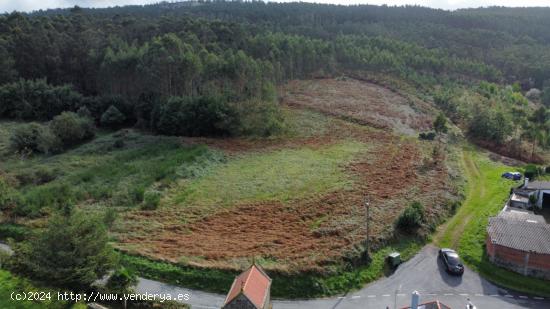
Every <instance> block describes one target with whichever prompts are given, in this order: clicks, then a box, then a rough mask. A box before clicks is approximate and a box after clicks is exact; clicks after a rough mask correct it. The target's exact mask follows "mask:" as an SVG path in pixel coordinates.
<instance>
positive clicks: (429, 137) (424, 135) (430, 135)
mask: <svg viewBox="0 0 550 309" xmlns="http://www.w3.org/2000/svg"><path fill="white" fill-rule="evenodd" d="M435 136H436V133H435V132H420V133H419V134H418V138H420V139H422V140H426V141H433V140H434V139H435Z"/></svg>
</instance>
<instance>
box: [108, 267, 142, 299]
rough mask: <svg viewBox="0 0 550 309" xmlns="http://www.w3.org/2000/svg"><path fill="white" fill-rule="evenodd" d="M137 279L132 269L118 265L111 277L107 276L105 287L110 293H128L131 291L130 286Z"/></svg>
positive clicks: (134, 283) (135, 282)
mask: <svg viewBox="0 0 550 309" xmlns="http://www.w3.org/2000/svg"><path fill="white" fill-rule="evenodd" d="M137 281H138V280H137V276H136V274H135V273H134V272H133V271H131V270H129V269H128V268H125V267H124V266H119V267H118V268H117V269H116V270H115V271H114V272H113V274H112V275H111V277H109V280H108V281H107V284H106V285H105V288H107V290H108V291H109V292H110V293H117V294H123V293H130V292H132V291H133V289H132V287H133V286H134V285H136V284H137Z"/></svg>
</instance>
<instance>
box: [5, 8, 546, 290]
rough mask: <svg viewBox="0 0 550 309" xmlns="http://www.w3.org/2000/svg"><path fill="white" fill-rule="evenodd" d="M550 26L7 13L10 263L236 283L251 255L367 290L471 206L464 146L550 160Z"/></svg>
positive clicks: (290, 286)
mask: <svg viewBox="0 0 550 309" xmlns="http://www.w3.org/2000/svg"><path fill="white" fill-rule="evenodd" d="M549 20H550V9H546V8H543V9H520V8H518V9H508V8H497V7H494V8H487V9H468V10H457V11H454V12H449V11H442V10H433V9H428V8H423V7H417V6H406V7H387V6H370V5H365V6H335V5H321V4H304V3H288V4H276V3H268V4H264V3H262V2H237V1H235V2H233V1H227V2H226V1H212V2H211V1H199V2H189V3H187V2H186V3H175V4H169V3H161V4H156V5H146V6H127V7H115V8H108V9H82V8H79V7H75V8H72V9H68V10H60V9H57V10H48V11H40V12H33V13H29V14H23V13H18V12H14V13H11V14H4V15H0V240H7V239H10V240H14V242H13V245H14V250H15V252H16V254H15V257H14V258H13V259H11V260H10V261H11V262H10V263H11V264H10V265H9V267H10V271H13V272H15V273H17V275H20V276H25V277H29V278H33V279H37V280H42V281H47V282H51V284H52V285H53V286H59V287H64V288H69V289H81V290H85V289H87V288H89V287H90V285H91V283H92V282H94V280H96V279H99V278H101V277H102V276H103V275H105V274H106V273H108V271H110V270H114V273H115V274H116V275H115V278H122V279H121V280H127V282H126V283H128V284H129V283H131V277H132V276H133V275H134V274H133V272H136V273H137V274H139V275H143V276H147V277H149V278H156V279H159V280H163V281H170V282H173V283H177V284H182V283H185V284H186V287H189V288H198V289H207V290H211V291H216V292H221V291H225V290H226V289H227V287H228V285H230V284H231V280H232V278H233V275H234V273H235V272H236V271H238V270H241V269H243V268H246V267H247V266H248V265H249V264H250V263H251V261H257V262H258V263H259V264H261V265H262V266H263V267H264V268H265V269H266V270H267V271H268V272H269V273H270V275H272V276H273V277H274V278H276V280H274V287H273V295H275V296H278V297H279V296H280V297H313V296H324V295H329V294H335V293H340V292H344V291H345V292H347V291H349V290H350V289H354V288H358V287H361V286H362V285H363V284H365V283H366V282H370V281H373V280H375V279H377V278H379V277H380V276H382V275H384V274H385V273H387V272H388V269H385V264H384V257H385V255H386V254H387V253H388V252H390V251H393V250H400V251H402V252H403V253H404V254H403V258H404V259H407V258H409V257H411V256H412V255H413V254H414V252H416V251H417V250H418V249H419V247H420V245H421V244H424V243H425V242H426V241H427V240H428V239H430V237H431V235H432V233H434V232H435V231H436V229H437V227H438V226H439V225H441V224H442V223H443V222H444V221H446V220H447V219H448V218H449V217H451V216H452V215H454V214H455V212H456V211H457V209H458V207H460V206H461V203H462V199H463V198H464V188H465V187H467V186H466V185H465V184H466V181H467V179H465V178H464V176H463V174H464V166H463V165H462V163H463V161H464V160H463V158H464V153H463V149H464V147H465V146H466V147H468V149H470V148H469V146H471V144H476V145H478V146H481V147H483V148H486V150H489V151H492V152H493V153H491V155H489V156H488V157H490V158H492V159H493V160H495V161H496V160H503V161H506V162H513V164H514V165H520V164H524V163H527V162H529V163H533V164H539V165H538V166H535V165H533V166H532V167H531V168H532V169H534V170H537V169H538V170H542V167H544V164H546V163H547V162H548V160H549V158H550V152H549V151H548V150H549V149H550V134H549V132H550V112H549V110H548V107H549V106H550V82H549V81H548V80H550V56H549V55H550V54H549V53H548V50H549V49H548V48H549V47H550V46H549V45H550V36H549V35H548V33H547V31H546V29H547V28H548V27H549V26H550V25H549V24H548V23H549ZM511 25H514V26H511ZM469 151H470V150H469ZM496 153H498V155H497V154H496ZM472 157H475V156H472ZM483 158H485V155H484V156H483ZM470 161H471V160H468V162H470ZM487 166H493V165H490V164H488V165H487ZM494 166H497V165H494ZM498 167H499V170H498V171H499V172H500V169H504V167H503V166H502V165H498ZM518 168H519V167H518V166H515V167H514V170H515V169H518ZM490 175H493V173H490ZM507 184H508V182H502V185H507ZM499 188H500V187H499ZM366 199H368V201H369V208H368V212H369V216H368V217H367V214H366V209H365V200H366ZM470 207H472V206H470ZM491 209H492V208H491ZM461 214H462V215H463V212H462V213H461ZM455 218H456V217H455ZM456 220H458V219H456ZM456 220H455V221H456ZM367 222H368V226H369V228H368V231H367V228H366V226H367ZM81 225H84V226H85V227H84V228H82V229H81V228H80V226H81ZM454 225H459V224H458V223H453V226H454ZM451 227H452V226H451ZM465 230H467V229H465ZM449 233H450V234H452V233H455V234H453V237H454V238H457V237H456V235H458V234H459V232H457V231H451V232H449ZM450 234H449V235H450ZM90 235H95V236H90ZM367 235H369V236H368V237H367ZM449 237H450V236H449ZM65 240H66V241H65ZM453 241H454V242H455V243H458V239H453ZM476 248H477V247H476ZM476 250H477V249H476ZM90 252H93V253H90ZM89 256H90V257H91V258H88V257H89ZM0 257H1V256H0ZM35 259H36V261H35ZM59 261H61V262H59ZM63 263H65V264H63ZM89 264H91V265H89ZM60 265H62V266H63V267H61V266H60ZM69 272H72V273H75V274H76V275H75V276H74V278H73V276H68V277H70V278H69V279H70V280H69V279H67V280H65V278H63V276H62V275H60V274H63V273H69ZM71 280H72V281H71Z"/></svg>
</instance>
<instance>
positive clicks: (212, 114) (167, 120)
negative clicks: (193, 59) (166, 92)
mask: <svg viewBox="0 0 550 309" xmlns="http://www.w3.org/2000/svg"><path fill="white" fill-rule="evenodd" d="M236 121H237V120H236V115H235V113H234V111H233V110H232V109H231V108H230V107H229V105H228V103H227V102H226V101H224V100H223V99H221V98H215V97H199V98H183V97H172V98H170V99H169V100H168V101H167V102H165V103H164V104H163V105H162V106H161V107H160V112H159V118H158V122H157V123H156V125H155V127H156V129H157V131H158V132H159V133H162V134H167V135H187V136H205V135H206V136H209V135H228V134H230V131H231V128H232V127H234V126H235V122H236Z"/></svg>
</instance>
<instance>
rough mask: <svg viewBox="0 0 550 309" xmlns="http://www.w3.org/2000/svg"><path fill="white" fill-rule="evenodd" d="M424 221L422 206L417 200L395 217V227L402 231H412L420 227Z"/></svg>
mask: <svg viewBox="0 0 550 309" xmlns="http://www.w3.org/2000/svg"><path fill="white" fill-rule="evenodd" d="M423 221H424V206H422V204H420V203H419V202H413V203H412V204H411V205H410V206H409V207H407V208H405V210H404V211H403V212H402V213H401V215H400V216H399V218H398V219H397V227H398V228H400V229H401V230H404V231H413V230H414V229H416V228H418V227H420V226H421V225H422V222H423Z"/></svg>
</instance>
